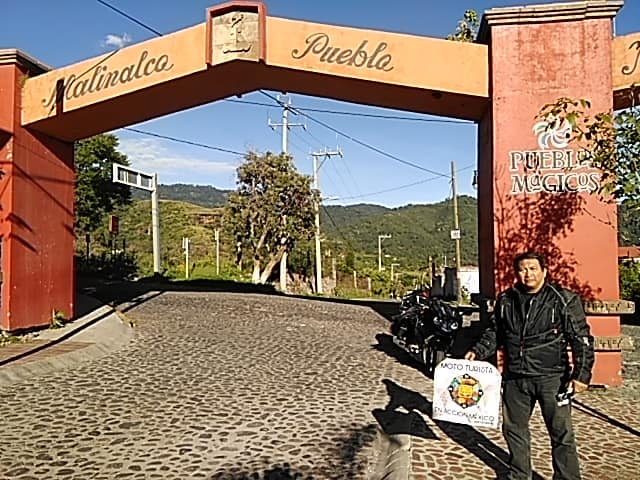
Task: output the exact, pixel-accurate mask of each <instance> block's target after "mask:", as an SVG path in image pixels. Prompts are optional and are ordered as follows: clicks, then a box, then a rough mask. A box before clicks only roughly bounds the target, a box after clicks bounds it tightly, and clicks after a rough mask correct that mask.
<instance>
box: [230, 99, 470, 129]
mask: <svg viewBox="0 0 640 480" xmlns="http://www.w3.org/2000/svg"><path fill="white" fill-rule="evenodd" d="M224 101H225V102H230V103H243V104H245V105H255V106H260V107H273V105H272V104H271V103H264V102H256V101H253V100H238V99H235V98H225V99H224ZM295 108H296V110H299V111H301V112H313V113H326V114H330V115H346V116H352V117H363V118H378V119H383V120H408V121H413V122H424V123H453V124H458V125H474V122H471V121H467V120H448V119H444V118H421V117H408V116H406V115H386V114H376V113H362V112H347V111H345V110H329V109H324V108H309V107H295Z"/></svg>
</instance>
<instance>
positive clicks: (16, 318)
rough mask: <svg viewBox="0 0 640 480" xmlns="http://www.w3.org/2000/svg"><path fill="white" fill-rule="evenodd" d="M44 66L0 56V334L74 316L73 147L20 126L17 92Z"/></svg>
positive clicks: (15, 55) (14, 54)
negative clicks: (56, 316)
mask: <svg viewBox="0 0 640 480" xmlns="http://www.w3.org/2000/svg"><path fill="white" fill-rule="evenodd" d="M47 70H48V67H46V66H44V65H42V64H40V63H39V62H37V61H36V60H34V59H32V58H30V57H28V56H27V55H25V54H23V53H22V52H20V51H19V50H0V238H1V242H2V243H1V249H0V252H1V253H0V255H1V258H0V267H1V269H2V284H1V287H0V290H1V291H0V329H2V330H8V331H16V330H21V329H26V328H32V327H38V326H45V325H49V323H50V321H51V318H52V315H53V312H54V311H56V310H57V311H60V312H62V313H63V314H64V315H65V316H66V317H68V318H70V317H72V316H73V315H74V310H75V275H74V250H75V240H74V233H73V225H74V184H75V173H74V167H73V143H72V142H63V141H60V140H57V139H54V138H52V137H49V136H47V135H44V134H41V133H36V132H34V131H30V130H28V129H27V128H24V127H22V126H21V102H22V87H23V85H24V82H25V79H26V78H27V77H28V76H34V75H38V74H41V73H43V72H45V71H47Z"/></svg>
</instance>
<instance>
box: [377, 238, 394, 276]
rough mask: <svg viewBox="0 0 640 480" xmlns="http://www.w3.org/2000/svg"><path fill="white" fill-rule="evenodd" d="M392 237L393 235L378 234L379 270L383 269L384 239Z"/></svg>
mask: <svg viewBox="0 0 640 480" xmlns="http://www.w3.org/2000/svg"><path fill="white" fill-rule="evenodd" d="M385 238H391V235H387V234H384V235H378V271H379V272H381V271H382V240H384V239H385Z"/></svg>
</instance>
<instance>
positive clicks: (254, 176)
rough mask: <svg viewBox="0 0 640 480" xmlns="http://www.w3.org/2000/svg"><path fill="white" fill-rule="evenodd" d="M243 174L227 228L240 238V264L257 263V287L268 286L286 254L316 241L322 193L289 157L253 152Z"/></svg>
mask: <svg viewBox="0 0 640 480" xmlns="http://www.w3.org/2000/svg"><path fill="white" fill-rule="evenodd" d="M237 172H238V188H237V189H236V191H234V192H232V193H231V194H230V195H229V199H228V201H227V205H226V206H225V224H226V226H227V228H228V229H229V230H230V231H231V233H232V234H233V236H234V238H235V239H236V245H237V247H238V251H239V252H240V255H239V259H241V258H242V257H245V256H248V255H250V256H251V258H252V259H253V274H252V280H253V282H255V283H266V282H267V281H268V280H269V277H270V276H271V273H272V271H273V269H274V267H275V266H276V265H277V264H278V263H279V262H280V259H281V258H282V255H283V254H284V253H285V252H289V251H291V250H292V248H293V247H294V245H295V243H296V242H297V241H300V240H304V239H309V238H311V237H312V236H313V232H314V213H315V210H314V206H315V204H316V203H315V202H316V201H317V200H318V194H317V192H314V191H313V190H312V188H311V179H310V178H309V177H307V176H305V175H303V174H301V173H299V172H298V171H297V170H296V168H295V166H294V165H293V159H292V157H290V156H289V155H286V154H280V155H275V154H273V153H270V152H267V153H265V154H262V155H261V154H258V153H256V152H248V153H247V154H246V156H245V160H244V162H243V163H242V165H240V166H239V167H238V170H237ZM285 218H286V221H284V219H285Z"/></svg>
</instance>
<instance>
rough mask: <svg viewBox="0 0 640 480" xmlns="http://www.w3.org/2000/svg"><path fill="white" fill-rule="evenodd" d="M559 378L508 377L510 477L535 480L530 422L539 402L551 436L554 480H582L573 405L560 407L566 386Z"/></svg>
mask: <svg viewBox="0 0 640 480" xmlns="http://www.w3.org/2000/svg"><path fill="white" fill-rule="evenodd" d="M562 383H563V382H562V378H561V376H560V375H557V376H555V375H554V376H547V375H541V376H535V377H518V378H505V380H504V382H503V391H502V403H503V422H502V432H503V434H504V437H505V440H506V442H507V445H508V447H509V466H510V474H509V478H510V479H512V480H529V479H530V478H531V475H532V472H531V439H530V434H529V420H530V418H531V413H532V412H533V407H534V406H535V403H536V401H537V402H538V403H539V404H540V410H541V411H542V417H543V418H544V423H545V425H546V426H547V430H548V431H549V436H550V437H551V454H552V457H553V479H554V480H580V478H581V477H580V465H579V462H578V454H577V452H576V442H575V437H574V434H573V427H572V424H571V406H570V405H565V406H562V407H560V406H558V403H557V400H556V394H557V393H558V392H559V390H560V387H561V385H562Z"/></svg>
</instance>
